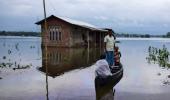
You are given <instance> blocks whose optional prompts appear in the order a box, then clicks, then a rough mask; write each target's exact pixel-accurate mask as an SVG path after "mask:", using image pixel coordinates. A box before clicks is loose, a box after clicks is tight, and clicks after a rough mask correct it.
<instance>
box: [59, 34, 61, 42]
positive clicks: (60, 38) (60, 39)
mask: <svg viewBox="0 0 170 100" xmlns="http://www.w3.org/2000/svg"><path fill="white" fill-rule="evenodd" d="M59 40H60V41H61V32H59Z"/></svg>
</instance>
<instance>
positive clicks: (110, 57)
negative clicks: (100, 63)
mask: <svg viewBox="0 0 170 100" xmlns="http://www.w3.org/2000/svg"><path fill="white" fill-rule="evenodd" d="M107 30H108V35H106V36H105V37H104V46H105V48H104V49H105V53H106V60H107V62H108V64H109V66H110V68H112V66H113V65H114V46H115V41H116V37H115V36H114V31H113V30H112V29H107Z"/></svg>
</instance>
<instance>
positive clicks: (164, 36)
mask: <svg viewBox="0 0 170 100" xmlns="http://www.w3.org/2000/svg"><path fill="white" fill-rule="evenodd" d="M116 36H117V37H129V38H130V37H139V38H151V37H161V38H170V32H168V33H167V34H166V35H150V34H129V33H116Z"/></svg>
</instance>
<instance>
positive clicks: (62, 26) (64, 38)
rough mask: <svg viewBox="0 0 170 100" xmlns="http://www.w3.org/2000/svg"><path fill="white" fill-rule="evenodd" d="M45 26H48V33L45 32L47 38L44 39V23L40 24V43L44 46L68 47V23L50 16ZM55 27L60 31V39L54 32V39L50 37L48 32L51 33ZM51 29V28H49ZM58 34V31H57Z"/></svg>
mask: <svg viewBox="0 0 170 100" xmlns="http://www.w3.org/2000/svg"><path fill="white" fill-rule="evenodd" d="M47 27H48V34H47V40H46V41H45V30H44V24H42V25H41V29H42V30H41V31H42V45H43V46H45V44H47V46H55V47H70V46H71V45H70V40H71V39H70V37H71V36H70V30H71V28H70V25H69V24H68V23H66V22H64V21H62V20H56V19H55V18H50V19H48V21H47ZM52 27H56V28H58V29H59V31H60V32H61V40H59V39H56V33H55V32H54V33H55V34H54V37H55V38H54V39H50V32H51V33H52V34H53V30H52V29H54V28H52ZM50 29H51V30H50ZM57 34H59V33H57Z"/></svg>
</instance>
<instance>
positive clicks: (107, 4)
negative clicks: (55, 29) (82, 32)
mask: <svg viewBox="0 0 170 100" xmlns="http://www.w3.org/2000/svg"><path fill="white" fill-rule="evenodd" d="M42 4H43V3H42V0H1V1H0V8H1V13H0V21H2V20H3V21H2V22H3V23H0V28H1V30H2V29H10V27H11V26H12V25H14V26H15V25H16V24H18V23H21V24H23V26H21V27H19V28H16V29H17V30H18V29H20V30H22V29H26V28H27V27H28V26H27V25H30V26H29V27H30V28H29V29H27V30H34V31H37V30H35V25H34V22H36V21H37V20H40V19H42V18H43V6H42ZM46 8H47V15H48V16H49V15H51V14H54V15H57V16H63V17H69V18H72V19H77V20H82V21H86V22H89V23H92V24H94V25H96V26H98V27H110V28H113V29H114V30H115V31H117V32H133V33H152V34H160V33H162V34H165V33H166V32H167V31H169V27H170V19H169V16H170V13H169V12H170V1H169V0H46ZM13 20H16V21H13ZM9 21H10V22H13V23H11V24H12V25H9V24H8V23H10V22H9ZM22 22H24V23H22ZM13 29H14V30H15V28H13Z"/></svg>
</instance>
